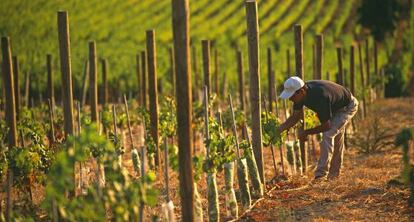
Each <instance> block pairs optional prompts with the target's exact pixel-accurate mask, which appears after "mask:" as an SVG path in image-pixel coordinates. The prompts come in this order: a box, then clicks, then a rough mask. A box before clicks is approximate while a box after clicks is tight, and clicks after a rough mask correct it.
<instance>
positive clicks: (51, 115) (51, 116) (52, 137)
mask: <svg viewBox="0 0 414 222" xmlns="http://www.w3.org/2000/svg"><path fill="white" fill-rule="evenodd" d="M47 104H48V107H49V123H50V132H49V139H50V146H51V145H52V144H54V143H55V142H56V137H55V127H54V122H53V121H54V118H55V117H54V110H53V105H52V102H51V101H50V99H47Z"/></svg>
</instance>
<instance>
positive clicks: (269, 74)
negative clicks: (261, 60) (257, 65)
mask: <svg viewBox="0 0 414 222" xmlns="http://www.w3.org/2000/svg"><path fill="white" fill-rule="evenodd" d="M267 77H268V83H269V84H268V96H269V110H270V112H273V101H274V99H275V91H273V90H274V88H273V87H274V85H275V75H274V72H273V67H272V50H271V49H270V48H267Z"/></svg>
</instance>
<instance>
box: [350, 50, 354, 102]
mask: <svg viewBox="0 0 414 222" xmlns="http://www.w3.org/2000/svg"><path fill="white" fill-rule="evenodd" d="M354 51H355V49H354V45H351V50H350V51H349V54H350V55H349V72H350V76H351V93H352V95H354V96H355V52H354Z"/></svg>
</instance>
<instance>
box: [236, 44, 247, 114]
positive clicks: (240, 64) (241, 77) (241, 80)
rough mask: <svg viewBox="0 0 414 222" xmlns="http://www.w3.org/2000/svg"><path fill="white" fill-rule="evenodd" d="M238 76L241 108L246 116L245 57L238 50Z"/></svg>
mask: <svg viewBox="0 0 414 222" xmlns="http://www.w3.org/2000/svg"><path fill="white" fill-rule="evenodd" d="M237 74H238V79H239V99H240V108H241V110H242V111H243V113H244V114H246V107H245V102H246V98H245V96H244V71H243V55H242V52H241V51H240V50H237Z"/></svg>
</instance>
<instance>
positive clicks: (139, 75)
mask: <svg viewBox="0 0 414 222" xmlns="http://www.w3.org/2000/svg"><path fill="white" fill-rule="evenodd" d="M135 58H136V63H137V66H136V68H135V69H136V72H137V102H138V105H139V106H140V105H142V104H141V102H142V97H141V91H140V89H141V82H142V80H141V66H140V58H139V53H137V55H136V57H135Z"/></svg>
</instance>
